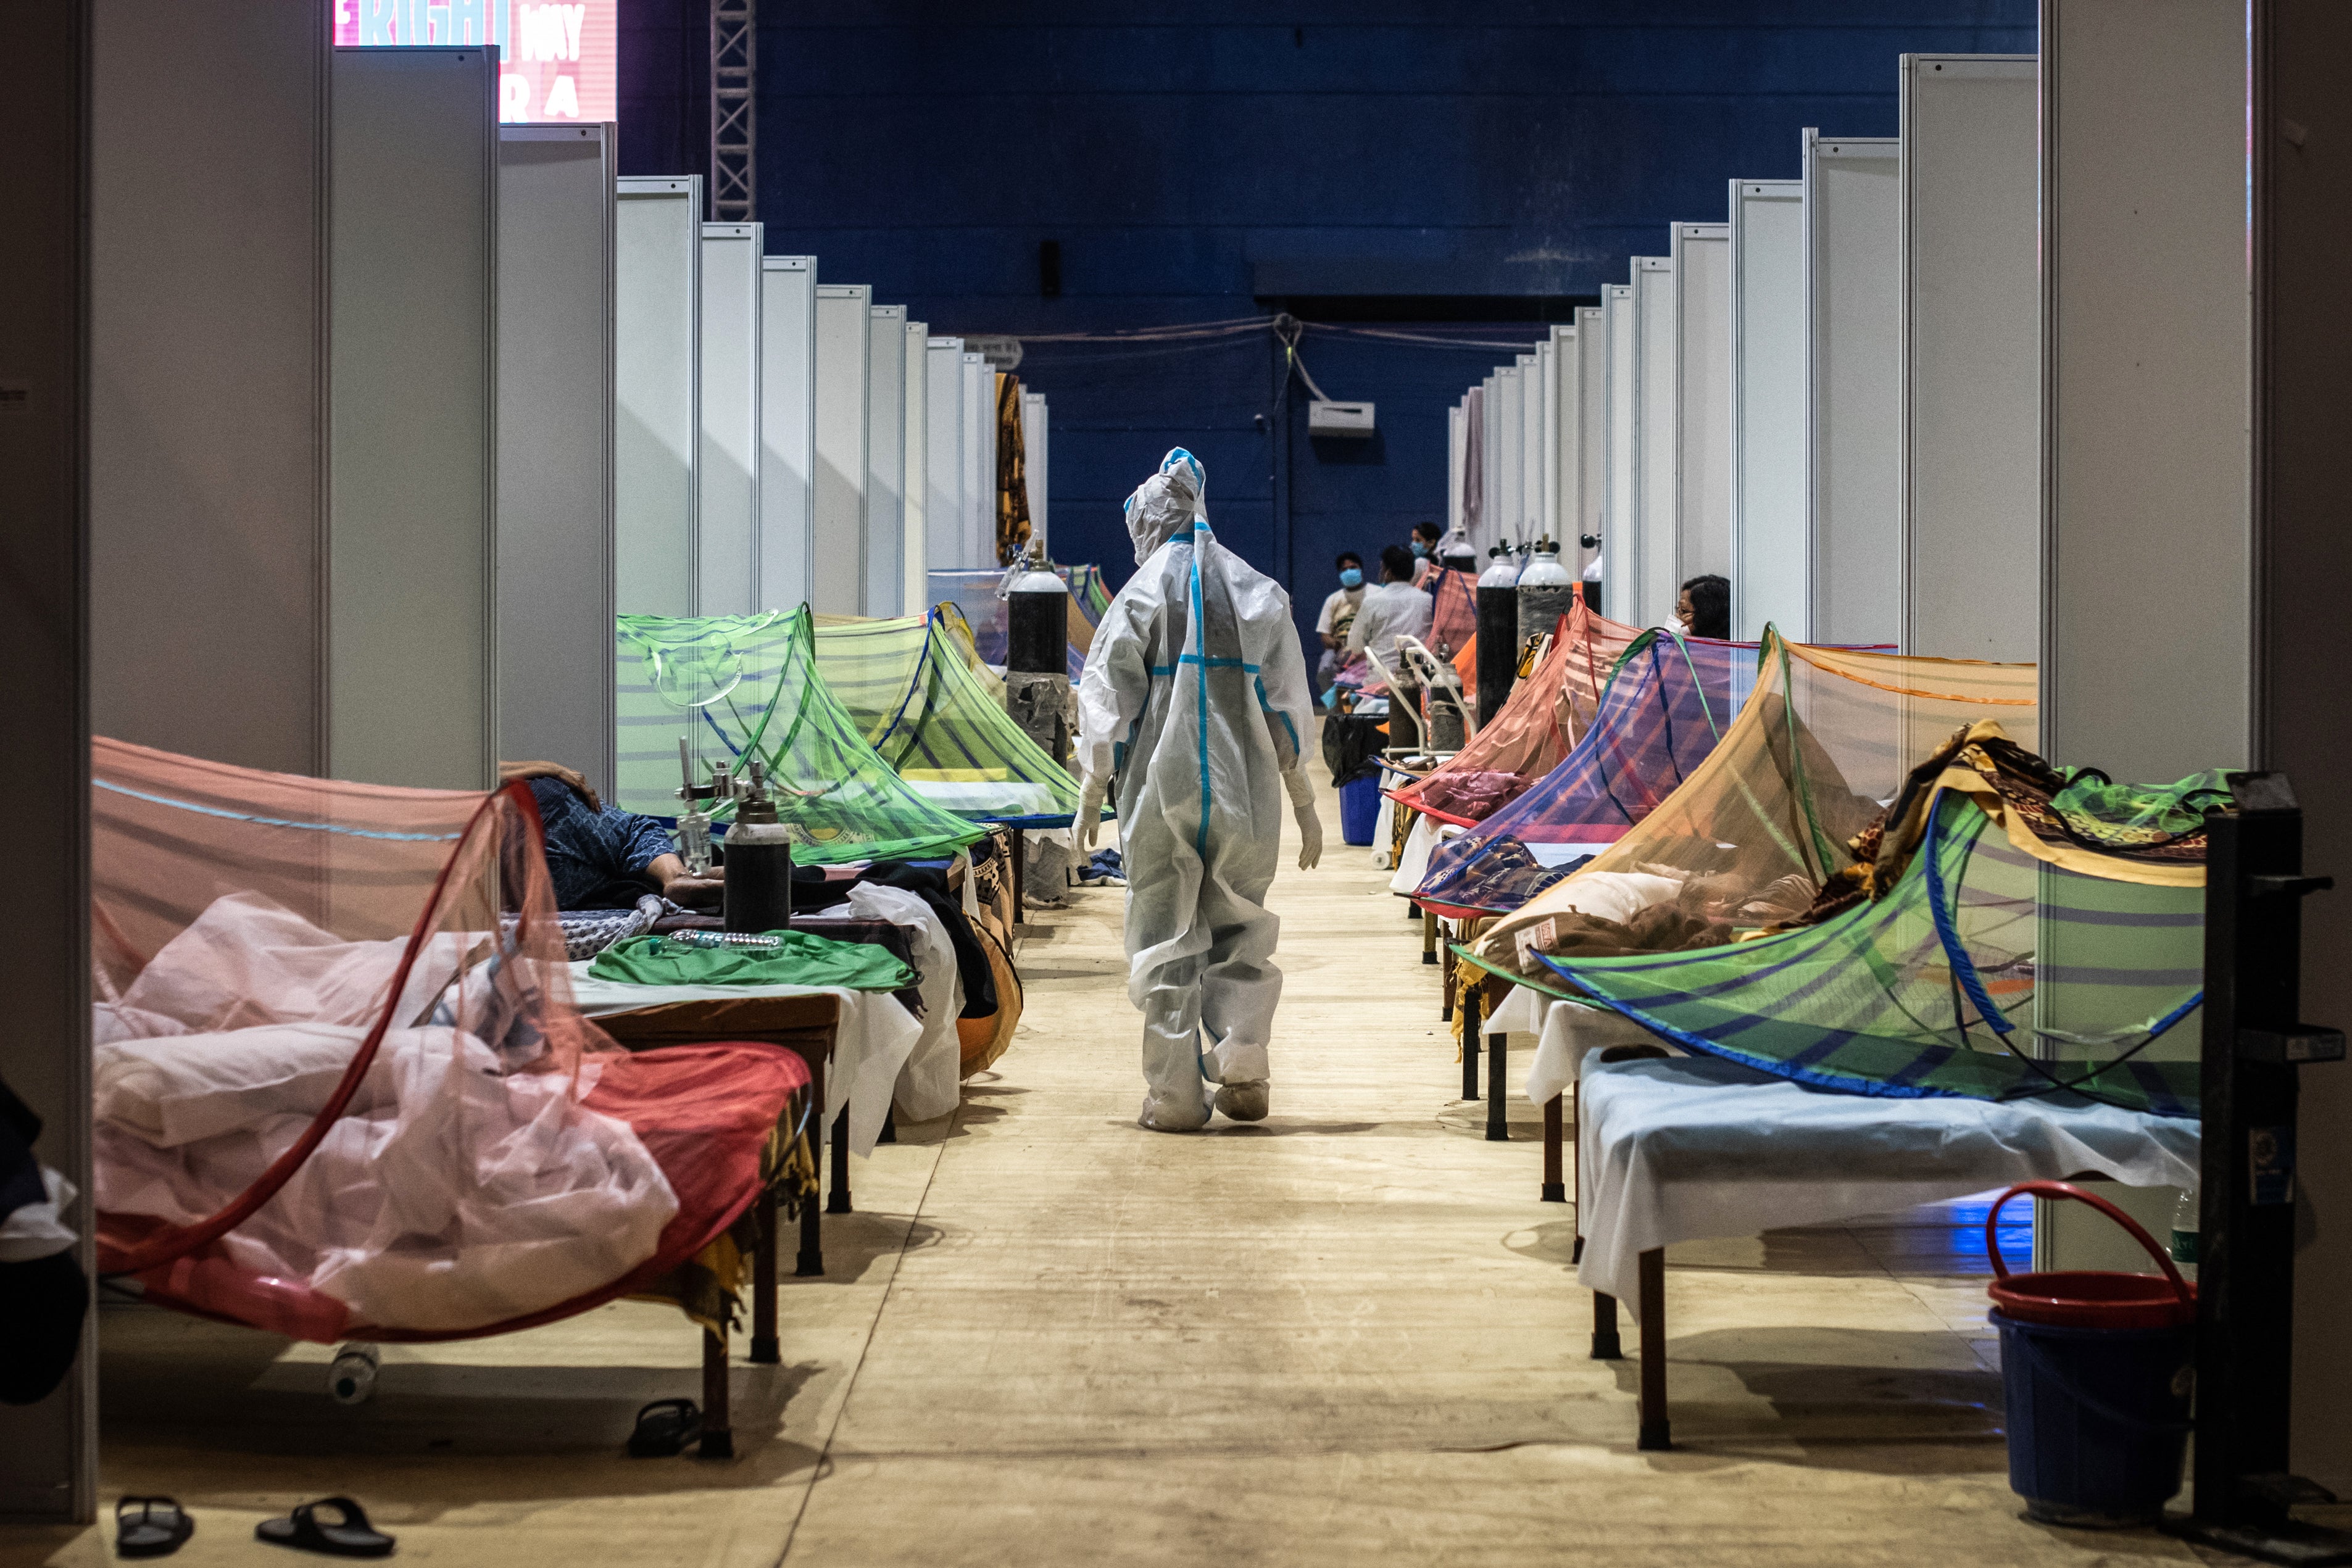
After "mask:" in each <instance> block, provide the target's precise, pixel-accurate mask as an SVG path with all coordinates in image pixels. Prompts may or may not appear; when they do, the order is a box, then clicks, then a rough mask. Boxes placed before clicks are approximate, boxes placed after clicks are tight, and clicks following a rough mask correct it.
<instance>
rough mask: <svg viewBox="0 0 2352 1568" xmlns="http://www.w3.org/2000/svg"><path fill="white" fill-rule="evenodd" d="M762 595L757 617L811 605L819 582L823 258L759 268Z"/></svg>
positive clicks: (780, 260)
mask: <svg viewBox="0 0 2352 1568" xmlns="http://www.w3.org/2000/svg"><path fill="white" fill-rule="evenodd" d="M760 285H761V291H760V549H759V561H760V589H759V592H758V594H757V595H756V597H755V599H754V601H753V604H752V609H753V610H754V611H769V610H791V609H793V608H794V607H795V606H797V605H801V604H804V603H806V602H808V600H809V596H810V594H811V593H812V592H813V591H814V583H815V580H816V531H815V528H814V526H813V522H814V517H815V515H816V395H815V394H816V257H814V256H768V257H766V258H764V259H763V260H762V261H761V266H760Z"/></svg>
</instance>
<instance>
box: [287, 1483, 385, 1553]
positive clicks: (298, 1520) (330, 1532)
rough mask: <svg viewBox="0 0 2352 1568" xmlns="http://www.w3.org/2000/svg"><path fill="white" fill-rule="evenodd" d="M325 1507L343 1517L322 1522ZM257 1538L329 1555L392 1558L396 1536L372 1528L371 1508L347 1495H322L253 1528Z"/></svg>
mask: <svg viewBox="0 0 2352 1568" xmlns="http://www.w3.org/2000/svg"><path fill="white" fill-rule="evenodd" d="M322 1508H324V1509H331V1510H333V1511H335V1512H337V1513H339V1514H341V1516H342V1518H341V1521H339V1522H337V1523H333V1524H322V1523H320V1521H319V1516H318V1511H319V1510H320V1509H322ZM253 1538H254V1539H255V1540H256V1541H267V1542H269V1544H270V1545H272V1546H291V1547H293V1548H295V1549H296V1550H297V1551H301V1552H323V1553H325V1554H326V1555H327V1556H329V1557H389V1556H391V1555H392V1547H393V1539H392V1537H391V1536H389V1535H386V1534H384V1533H383V1531H379V1530H374V1529H371V1528H370V1527H369V1525H368V1516H367V1511H366V1510H365V1509H363V1508H362V1507H360V1505H359V1504H357V1503H355V1502H353V1501H352V1500H351V1499H349V1498H347V1497H322V1498H320V1499H319V1500H317V1501H316V1502H306V1503H304V1504H303V1505H302V1506H301V1507H299V1508H298V1509H296V1510H295V1511H293V1512H292V1513H291V1514H289V1515H288V1516H287V1517H286V1518H284V1519H265V1520H263V1521H261V1522H260V1523H259V1524H257V1525H255V1526H254V1527H253Z"/></svg>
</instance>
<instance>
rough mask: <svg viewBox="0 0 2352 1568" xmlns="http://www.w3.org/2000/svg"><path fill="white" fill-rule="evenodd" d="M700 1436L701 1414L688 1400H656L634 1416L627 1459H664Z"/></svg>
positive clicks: (683, 1450)
mask: <svg viewBox="0 0 2352 1568" xmlns="http://www.w3.org/2000/svg"><path fill="white" fill-rule="evenodd" d="M701 1436H702V1412H701V1410H700V1409H699V1408H698V1407H697V1406H696V1405H695V1403H694V1401H693V1400H691V1399H656V1400H655V1401H654V1402H653V1403H652V1404H650V1405H648V1406H646V1407H645V1408H644V1409H642V1410H640V1411H638V1412H637V1425H636V1429H635V1431H633V1432H631V1433H630V1434H629V1458H633V1459H667V1458H671V1457H672V1456H674V1455H677V1454H682V1453H684V1452H685V1451H686V1446H687V1445H688V1443H691V1442H693V1441H695V1439H697V1438H698V1437H701Z"/></svg>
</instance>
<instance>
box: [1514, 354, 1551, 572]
mask: <svg viewBox="0 0 2352 1568" xmlns="http://www.w3.org/2000/svg"><path fill="white" fill-rule="evenodd" d="M1518 367H1519V517H1520V519H1521V520H1520V526H1521V527H1522V528H1525V529H1526V530H1527V535H1528V538H1544V537H1546V536H1547V535H1548V534H1549V533H1550V531H1551V529H1550V527H1549V524H1548V523H1547V522H1546V520H1545V513H1544V483H1543V469H1544V462H1543V452H1544V447H1545V446H1546V445H1547V444H1549V442H1550V439H1551V437H1550V431H1549V425H1548V424H1547V423H1546V420H1547V418H1548V416H1549V412H1550V411H1549V409H1548V408H1547V407H1546V406H1545V398H1544V382H1545V381H1546V380H1547V378H1546V376H1545V374H1544V365H1543V358H1542V356H1541V355H1539V354H1521V355H1520V356H1519V357H1518Z"/></svg>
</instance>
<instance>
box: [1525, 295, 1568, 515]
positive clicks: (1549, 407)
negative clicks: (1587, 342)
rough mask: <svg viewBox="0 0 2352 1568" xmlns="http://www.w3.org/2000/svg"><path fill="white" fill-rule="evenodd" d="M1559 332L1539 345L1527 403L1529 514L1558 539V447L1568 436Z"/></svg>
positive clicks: (1552, 331) (1555, 332)
mask: <svg viewBox="0 0 2352 1568" xmlns="http://www.w3.org/2000/svg"><path fill="white" fill-rule="evenodd" d="M1573 332H1574V329H1572V328H1571V329H1570V333H1571V336H1570V339H1569V343H1570V352H1573V351H1574V348H1573V345H1574V343H1575V338H1574V336H1573V335H1572V334H1573ZM1559 333H1560V329H1559V328H1557V327H1555V328H1553V329H1551V336H1550V337H1549V338H1546V339H1545V340H1543V341H1542V342H1540V343H1538V344H1537V345H1536V352H1535V365H1534V367H1533V374H1534V376H1535V395H1534V396H1532V397H1530V398H1529V399H1528V415H1529V417H1528V467H1529V469H1530V472H1529V474H1528V480H1529V482H1530V483H1532V484H1533V485H1534V486H1535V495H1534V497H1533V500H1534V505H1533V506H1532V507H1529V512H1530V515H1531V516H1532V517H1534V519H1535V526H1536V527H1537V528H1538V529H1540V530H1541V531H1542V533H1543V535H1544V536H1545V537H1547V538H1559V476H1560V463H1559V444H1560V441H1561V439H1562V436H1563V435H1564V434H1566V433H1567V426H1566V424H1565V423H1564V422H1563V421H1562V419H1561V418H1560V413H1561V408H1562V403H1561V400H1560V384H1559V368H1560V363H1561V358H1562V356H1561V354H1560V348H1561V344H1560V340H1559Z"/></svg>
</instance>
